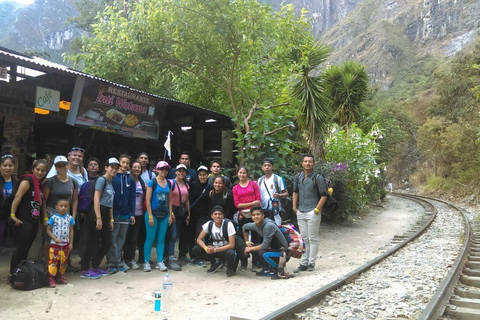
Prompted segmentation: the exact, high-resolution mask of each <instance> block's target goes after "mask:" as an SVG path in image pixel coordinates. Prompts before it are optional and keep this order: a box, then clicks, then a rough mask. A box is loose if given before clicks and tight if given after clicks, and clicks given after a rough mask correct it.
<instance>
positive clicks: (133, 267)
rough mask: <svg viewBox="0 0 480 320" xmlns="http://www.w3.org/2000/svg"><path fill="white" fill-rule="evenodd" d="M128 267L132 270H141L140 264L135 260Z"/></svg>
mask: <svg viewBox="0 0 480 320" xmlns="http://www.w3.org/2000/svg"><path fill="white" fill-rule="evenodd" d="M128 266H129V267H130V269H132V270H138V269H140V267H139V266H138V264H137V263H136V262H135V260H132V261H130V262H129V263H128Z"/></svg>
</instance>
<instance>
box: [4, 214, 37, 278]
mask: <svg viewBox="0 0 480 320" xmlns="http://www.w3.org/2000/svg"><path fill="white" fill-rule="evenodd" d="M22 222H23V223H22V224H21V225H19V226H18V227H17V226H14V229H13V230H14V234H15V243H16V246H17V249H16V250H15V252H14V253H13V255H12V259H11V260H10V273H14V272H15V268H16V267H17V265H18V264H19V263H20V261H22V260H26V259H27V258H28V251H30V248H31V247H32V244H33V241H34V240H35V237H36V235H37V232H38V222H35V223H34V222H31V221H29V220H27V219H23V220H22Z"/></svg>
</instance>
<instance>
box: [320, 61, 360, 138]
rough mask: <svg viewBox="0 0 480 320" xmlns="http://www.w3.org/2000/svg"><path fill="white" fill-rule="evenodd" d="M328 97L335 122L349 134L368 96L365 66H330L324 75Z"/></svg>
mask: <svg viewBox="0 0 480 320" xmlns="http://www.w3.org/2000/svg"><path fill="white" fill-rule="evenodd" d="M323 75H324V79H325V85H326V91H327V95H328V96H329V97H330V104H331V108H332V111H333V117H334V121H335V122H336V123H337V124H338V125H340V126H342V127H345V129H346V130H347V132H348V129H349V128H350V126H351V125H352V123H354V122H355V121H356V120H357V119H358V116H359V115H360V111H361V104H362V102H363V101H364V100H365V98H366V96H367V94H368V76H367V71H366V69H365V66H363V65H361V64H359V63H357V62H354V61H347V62H345V63H344V64H343V65H340V66H330V67H328V68H327V69H326V70H325V72H324V73H323Z"/></svg>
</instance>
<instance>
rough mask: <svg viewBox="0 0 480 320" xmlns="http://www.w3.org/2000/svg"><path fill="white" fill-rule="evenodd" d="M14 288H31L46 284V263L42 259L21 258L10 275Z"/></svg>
mask: <svg viewBox="0 0 480 320" xmlns="http://www.w3.org/2000/svg"><path fill="white" fill-rule="evenodd" d="M10 285H11V286H12V288H13V289H16V290H33V289H37V288H42V287H46V286H48V272H47V263H46V262H45V261H42V260H22V261H20V263H19V264H18V266H17V267H16V268H15V271H14V272H13V274H12V276H11V277H10Z"/></svg>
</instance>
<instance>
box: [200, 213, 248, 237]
mask: <svg viewBox="0 0 480 320" xmlns="http://www.w3.org/2000/svg"><path fill="white" fill-rule="evenodd" d="M229 222H231V223H233V227H234V228H235V231H236V235H237V236H239V237H240V238H242V239H243V235H242V233H241V231H240V228H239V227H238V225H237V224H236V223H235V221H232V220H230V219H227V218H223V226H222V235H223V238H224V239H225V241H228V223H229ZM213 223H214V221H213V220H210V221H209V223H208V242H213V236H212V228H213Z"/></svg>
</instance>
